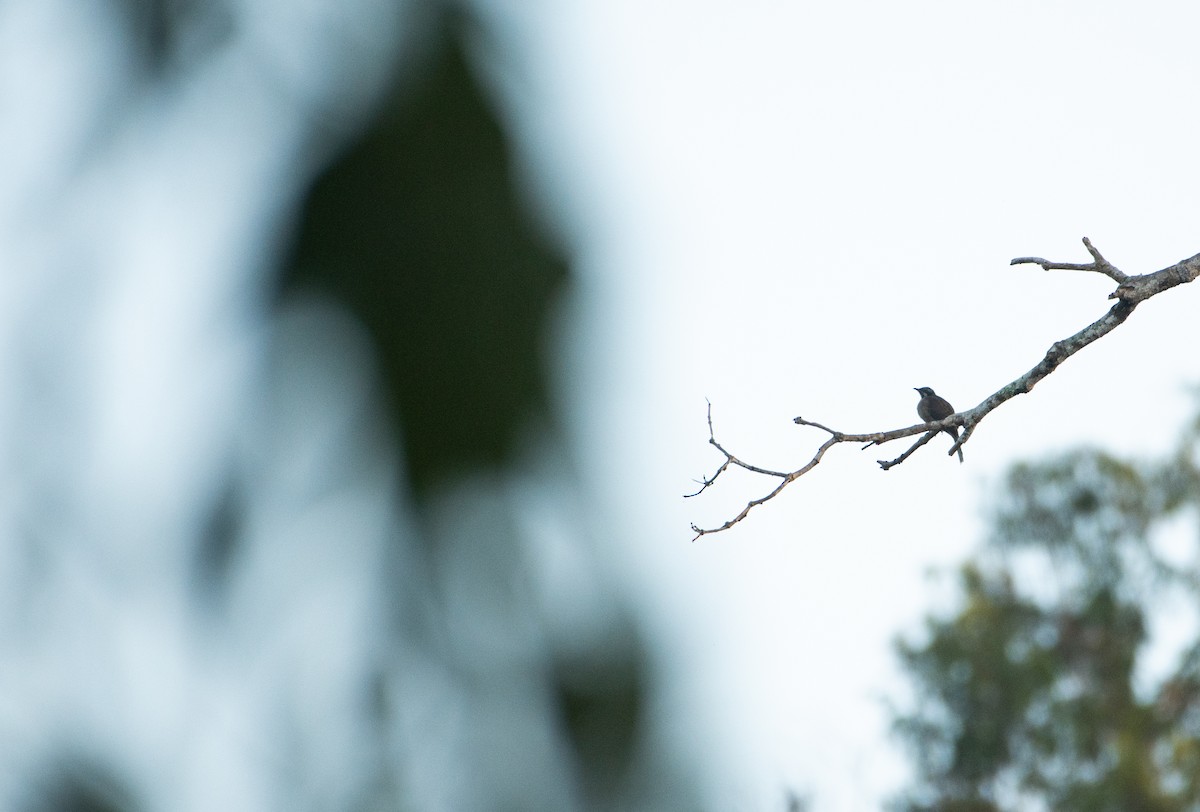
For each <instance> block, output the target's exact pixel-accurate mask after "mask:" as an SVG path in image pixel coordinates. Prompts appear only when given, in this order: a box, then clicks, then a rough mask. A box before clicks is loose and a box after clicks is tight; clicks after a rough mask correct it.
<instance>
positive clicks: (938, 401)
mask: <svg viewBox="0 0 1200 812" xmlns="http://www.w3.org/2000/svg"><path fill="white" fill-rule="evenodd" d="M914 389H916V391H917V393H918V394H920V395H921V400H920V401H918V403H917V415H918V416H920V418H921V419H922V420H924V421H925V422H926V423H933V422H934V421H937V420H944V419H945V418H947V417H949V416H950V415H952V414H954V407H953V406H951V405H950V403H949V401H947V400H946V399H945V398H943V397H940V396H939V395H938V393H937V392H934V391H933V390H932V389H930V388H929V387H928V386H922V387H919V388H917V387H914ZM942 431H944V432H946V433H947V434H949V435H950V436H951V437H953V438H954V439H955V440H958V426H947V427H946V428H944V429H942ZM958 461H959V462H962V461H963V453H962V449H961V448H959V449H958Z"/></svg>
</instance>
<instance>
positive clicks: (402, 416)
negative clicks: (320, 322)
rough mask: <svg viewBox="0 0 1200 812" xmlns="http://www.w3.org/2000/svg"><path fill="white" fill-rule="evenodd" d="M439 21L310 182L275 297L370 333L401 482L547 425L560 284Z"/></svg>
mask: <svg viewBox="0 0 1200 812" xmlns="http://www.w3.org/2000/svg"><path fill="white" fill-rule="evenodd" d="M468 26H469V23H468V22H467V18H466V17H465V16H463V15H461V14H452V13H449V12H442V17H441V22H440V24H437V25H435V26H434V28H433V32H434V33H433V37H432V39H433V41H432V42H431V43H429V44H428V48H427V59H426V62H425V64H424V65H423V66H422V67H421V68H420V71H419V74H420V75H419V76H418V77H413V76H405V77H403V78H404V81H397V82H395V83H394V87H395V89H394V91H393V93H392V95H391V97H390V98H389V99H388V100H387V101H386V102H385V103H384V105H383V108H382V110H381V111H380V112H379V114H378V115H377V116H376V119H375V121H374V122H373V123H372V125H371V126H370V127H369V129H368V130H367V132H366V133H365V134H364V135H363V136H362V137H361V138H360V139H359V140H358V141H357V143H355V144H353V145H352V146H351V147H350V148H349V149H347V150H346V151H345V152H343V153H342V154H341V155H340V157H338V158H337V160H336V161H335V162H334V163H333V165H332V166H330V167H329V168H328V169H327V170H326V171H325V172H324V173H323V174H322V175H321V176H320V177H319V178H318V179H317V181H316V183H315V184H314V186H313V188H312V190H311V192H310V193H309V196H308V199H307V201H306V202H305V205H304V209H303V212H302V214H301V218H300V223H299V227H298V233H297V236H296V238H295V240H294V242H293V245H292V252H291V256H290V258H289V259H288V260H287V261H286V262H285V263H284V266H283V267H284V276H283V278H282V280H281V284H280V290H281V292H282V294H283V295H285V296H286V295H288V294H290V293H292V292H294V291H296V290H297V289H306V288H307V289H315V290H319V291H322V292H324V293H326V294H328V295H330V296H332V297H333V298H335V299H337V300H338V301H339V302H341V303H342V304H343V305H345V306H346V307H347V308H348V309H349V310H350V311H351V312H353V313H354V315H355V316H356V317H357V318H358V319H359V320H360V321H361V322H362V324H363V325H364V326H365V327H366V329H367V331H368V333H369V334H370V336H371V338H372V340H373V342H374V344H375V347H376V350H377V352H378V356H379V361H380V364H381V372H382V376H383V380H384V384H385V387H386V390H387V392H386V395H387V398H388V400H389V402H390V403H391V405H392V407H393V412H392V414H393V418H394V420H393V423H394V426H395V427H396V429H397V432H396V433H397V436H398V437H400V438H401V439H402V444H403V453H404V455H405V458H406V462H407V465H406V469H407V472H408V476H409V482H410V484H411V485H412V487H413V489H414V491H415V492H416V495H417V496H418V498H421V497H423V496H425V495H427V493H428V491H429V488H430V486H432V485H434V484H436V483H437V482H438V481H439V479H442V478H444V477H446V476H451V475H454V474H460V473H462V472H464V471H469V470H471V469H473V468H475V467H477V466H480V465H486V466H493V467H497V466H503V465H505V464H508V463H511V462H512V461H513V459H514V456H515V451H516V444H517V442H518V438H520V437H522V435H523V432H526V431H528V430H529V428H530V426H531V424H536V423H539V422H540V423H541V424H542V425H543V426H544V425H545V421H546V420H547V418H548V417H549V416H550V411H549V409H548V407H547V398H546V392H547V384H546V372H547V366H546V363H545V361H546V354H545V350H546V349H547V348H546V346H545V336H544V330H545V328H546V326H547V316H548V313H549V310H550V308H551V306H552V305H553V303H554V302H555V301H556V299H557V297H558V295H559V294H560V293H561V291H562V289H563V287H564V283H565V282H566V280H567V276H568V272H567V262H566V259H565V258H564V257H563V255H562V253H561V251H560V250H559V249H558V247H557V246H555V245H554V244H553V243H551V242H550V241H549V240H548V239H547V238H546V237H545V236H544V235H543V234H542V233H541V232H540V231H539V230H538V229H537V228H535V227H534V226H535V224H534V223H533V221H532V219H531V217H530V214H529V211H528V208H527V207H525V206H523V205H522V201H521V200H520V199H519V195H518V186H517V184H516V183H515V181H514V170H513V166H512V161H511V156H510V152H511V150H510V147H509V144H508V142H507V141H506V139H505V135H504V133H503V131H502V130H501V128H500V125H499V123H498V122H497V120H496V117H495V115H494V113H493V112H492V109H491V106H490V101H489V100H488V99H487V98H486V97H485V96H484V94H483V92H482V90H481V88H480V86H479V83H478V81H477V80H476V78H475V76H474V75H473V74H472V72H471V69H470V68H469V66H468V64H467V60H466V57H465V55H464V54H463V51H462V46H461V37H462V36H463V35H464V33H465V30H466V29H467V27H468Z"/></svg>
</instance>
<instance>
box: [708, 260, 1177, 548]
mask: <svg viewBox="0 0 1200 812" xmlns="http://www.w3.org/2000/svg"><path fill="white" fill-rule="evenodd" d="M1083 244H1084V246H1085V247H1086V248H1087V250H1088V253H1089V254H1091V255H1092V261H1091V262H1089V263H1085V264H1078V263H1069V262H1051V261H1050V260H1046V259H1042V258H1040V257H1017V258H1016V259H1014V260H1013V261H1012V262H1011V263H1010V264H1012V265H1025V264H1028V265H1040V266H1041V267H1042V269H1043V270H1047V271H1052V270H1065V271H1090V272H1094V273H1101V274H1104V275H1105V276H1107V277H1109V278H1110V279H1112V280H1113V281H1114V282H1116V283H1117V288H1116V290H1114V291H1113V292H1112V293H1111V294H1109V296H1108V298H1110V299H1116V300H1117V302H1116V303H1115V304H1114V305H1113V306H1112V307H1111V308H1109V310H1108V312H1107V313H1105V314H1104V315H1103V316H1101V317H1100V318H1099V319H1097V320H1096V321H1094V322H1092V323H1091V324H1089V325H1088V326H1087V327H1085V328H1083V329H1082V330H1080V331H1079V332H1078V333H1076V334H1075V335H1073V336H1070V337H1068V338H1064V339H1062V340H1061V341H1056V342H1055V343H1054V344H1052V345H1051V346H1050V349H1049V350H1047V351H1046V355H1045V356H1044V357H1043V358H1042V360H1041V361H1039V362H1038V363H1037V364H1036V365H1035V366H1034V367H1033V368H1032V369H1030V370H1029V371H1028V372H1026V373H1025V374H1024V375H1022V376H1021V377H1019V378H1017V379H1016V380H1015V381H1013V382H1011V383H1009V384H1006V385H1005V386H1003V387H1001V388H1000V389H998V390H996V391H995V392H993V393H992V394H991V395H988V396H987V397H986V398H984V400H983V401H982V402H980V403H979V405H977V406H975V407H974V408H972V409H967V410H966V411H962V412H956V413H955V414H952V415H950V416H949V417H947V418H945V419H944V420H939V421H937V422H934V423H920V424H917V425H915V426H909V427H907V428H903V429H893V430H891V431H881V432H873V433H869V434H847V433H844V432H840V431H835V430H834V429H831V428H829V427H827V426H823V425H821V424H820V423H815V422H813V421H811V420H805V419H804V418H801V417H797V418H795V420H794V421H793V422H795V423H796V424H797V425H800V426H812V427H813V428H816V429H820V430H821V431H824V432H825V433H826V434H828V435H829V439H827V440H826V441H825V442H824V443H822V444H821V445H820V446H819V447H818V448H817V451H816V453H815V454H814V455H813V457H812V459H810V460H809V461H808V462H807V463H805V464H804V465H803V466H801V467H800V468H797V469H796V470H794V471H772V470H769V469H766V468H760V467H759V466H756V465H751V464H750V463H747V462H745V461H743V460H741V459H738V458H737V457H736V456H734V455H733V454H731V453H730V452H729V451H728V450H726V449H725V447H724V446H722V445H721V444H720V443H719V442H718V441H717V438H716V433H715V431H714V430H713V421H712V404H711V403H709V404H708V442H709V444H710V445H712V446H713V447H714V448H716V449H717V450H718V451H720V452H721V454H722V455H724V457H725V462H723V463H722V464H721V466H720V467H719V468H718V469H717V470H716V472H715V473H714V474H713V475H712V476H711V477H706V478H704V479H702V480H700V489H699V490H698V491H696V492H695V493H690V494H687V496H688V497H693V496H699V495H700V494H702V493H704V491H706V490H707V489H708V488H710V487H711V486H712V485H713V484H714V483H715V482H716V481H717V478H718V477H719V476H721V474H723V473H725V472H726V471H727V470H729V469H730V468H731V467H737V468H742V469H744V470H746V471H749V472H751V473H754V474H759V475H762V476H767V477H773V478H776V479H778V480H779V482H778V483H777V484H776V485H775V487H774V488H772V489H771V490H770V491H769V492H767V493H766V494H764V495H763V496H761V497H759V498H757V499H753V500H751V501H750V502H749V503H748V504H747V505H746V506H745V507H744V508H742V511H741V512H740V513H738V514H737V515H736V516H734V517H733V518H732V519H730V520H728V521H727V522H725V523H724V524H722V525H720V526H719V527H711V528H701V527H699V526H698V525H695V524H693V525H692V530H693V532H695V534H696V535H695V538H693V541H694V540H695V539H698V538H700V537H701V536H705V535H708V534H709V533H719V532H721V531H722V530H728V529H729V528H731V527H733V526H734V525H735V524H737V523H738V522H740V521H742V519H744V518H746V516H747V515H748V514H749V513H750V511H751V510H753V509H754V508H756V507H757V506H759V505H761V504H763V503H764V502H767V501H769V500H771V499H774V498H775V497H776V496H778V495H779V494H780V492H782V491H783V489H784V488H786V487H787V486H788V485H790V484H791V483H793V482H795V481H796V480H797V479H799V478H800V477H802V476H804V475H805V474H807V473H808V472H809V471H811V470H812V469H813V468H816V467H817V465H818V464H820V462H821V459H822V458H823V457H824V456H825V452H826V451H828V450H829V449H831V448H833V446H835V445H838V444H839V443H864V444H865V445H863V449H867V448H870V447H871V446H874V445H882V444H883V443H886V442H890V441H892V440H898V439H900V438H902V437H911V436H913V435H915V434H921V435H923V436H922V437H920V438H919V439H918V440H917V441H916V442H915V443H914V444H913V445H912V446H911V447H910V448H909V449H908V450H907V451H905V452H904V453H903V454H901V455H900V456H898V457H896V458H895V459H892V460H877V462H878V464H879V467H880V468H881V469H883V470H884V471H886V470H888V469H889V468H892V467H894V466H896V465H899V464H900V463H902V462H904V461H905V460H906V459H908V458H909V457H910V456H912V454H913V453H915V452H916V450H917V449H918V448H920V447H921V446H923V445H925V444H926V443H928V442H929V441H930V440H931V439H932V438H933V437H934V436H935V435H936V434H937V433H938V432H939V431H941V430H942V429H944V428H948V427H950V426H962V428H963V432H962V434H961V436H960V437H959V438H958V440H957V442H955V443H954V445H953V446H951V448H950V451H949V452H948V453H949V454H951V455H952V454H955V453H956V452H957V451H958V449H959V448H961V447H962V446H963V444H965V443H966V442H967V440H969V439H970V438H971V435H972V434H974V432H975V428H976V427H977V426H978V425H979V423H980V422H981V421H982V420H983V418H985V417H986V416H987V415H988V414H990V413H991V412H992V411H993V410H995V409H996V408H997V407H998V406H1000V404H1002V403H1004V402H1005V401H1007V400H1009V399H1011V398H1014V397H1016V396H1017V395H1023V394H1025V393H1027V392H1029V391H1031V390H1032V389H1033V387H1034V386H1036V385H1037V384H1038V382H1039V381H1041V380H1042V379H1043V378H1045V377H1047V376H1048V375H1049V374H1050V373H1052V372H1053V371H1054V370H1055V369H1057V368H1058V366H1059V364H1061V363H1062V362H1063V361H1065V360H1067V359H1068V358H1070V357H1071V356H1072V355H1074V354H1075V353H1077V352H1079V351H1080V350H1081V349H1083V348H1084V347H1086V346H1087V345H1088V344H1091V343H1092V342H1093V341H1096V340H1098V339H1100V338H1102V337H1104V336H1106V335H1108V334H1109V333H1110V332H1112V331H1113V330H1115V329H1116V328H1117V326H1118V325H1120V324H1122V323H1123V322H1124V321H1125V319H1127V318H1129V315H1130V314H1131V313H1132V312H1133V309H1134V308H1135V307H1137V306H1138V304H1140V303H1141V302H1143V301H1145V300H1146V299H1149V298H1150V297H1151V296H1155V295H1157V294H1159V293H1162V292H1163V291H1165V290H1169V289H1170V288H1173V287H1175V286H1176V285H1182V284H1185V283H1187V282H1191V281H1192V280H1194V279H1196V278H1197V277H1198V276H1200V254H1196V255H1195V256H1193V257H1189V258H1188V259H1185V260H1182V261H1180V262H1177V263H1176V264H1174V265H1172V266H1170V267H1168V268H1163V269H1162V270H1160V271H1155V272H1154V273H1148V274H1141V275H1138V276H1130V275H1128V274H1126V273H1123V272H1122V271H1120V270H1118V269H1117V267H1116V266H1115V265H1113V264H1112V263H1110V262H1109V261H1108V260H1106V259H1105V258H1104V257H1103V256H1102V255H1101V254H1100V252H1099V251H1098V250H1096V248H1095V246H1093V245H1092V243H1091V241H1090V240H1089V239H1088V238H1087V237H1084V238H1083Z"/></svg>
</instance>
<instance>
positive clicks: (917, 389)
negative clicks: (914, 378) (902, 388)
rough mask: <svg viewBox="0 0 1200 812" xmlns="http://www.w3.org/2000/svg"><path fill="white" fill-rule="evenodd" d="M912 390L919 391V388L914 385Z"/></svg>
mask: <svg viewBox="0 0 1200 812" xmlns="http://www.w3.org/2000/svg"><path fill="white" fill-rule="evenodd" d="M913 391H914V392H920V391H921V390H920V389H919V388H917V387H915V386H914V387H913Z"/></svg>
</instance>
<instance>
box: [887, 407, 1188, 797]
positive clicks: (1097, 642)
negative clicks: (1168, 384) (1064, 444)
mask: <svg viewBox="0 0 1200 812" xmlns="http://www.w3.org/2000/svg"><path fill="white" fill-rule="evenodd" d="M1198 449H1200V418H1197V420H1196V421H1195V422H1194V423H1193V424H1192V425H1191V426H1190V427H1189V428H1188V429H1187V431H1186V432H1185V433H1184V434H1183V436H1182V439H1181V441H1180V443H1179V445H1178V447H1177V449H1176V450H1175V451H1174V452H1173V453H1172V454H1170V455H1168V456H1167V457H1166V458H1165V459H1158V460H1126V459H1120V458H1118V457H1115V456H1113V455H1110V454H1106V453H1104V452H1102V451H1097V450H1080V451H1075V452H1072V453H1068V454H1065V455H1063V456H1061V457H1059V458H1056V459H1050V460H1047V461H1044V462H1039V463H1023V464H1018V465H1016V466H1014V467H1013V468H1012V469H1011V470H1010V471H1009V473H1008V475H1007V478H1006V481H1005V482H1004V485H1003V489H1002V491H1001V493H1000V495H999V497H998V500H997V503H996V506H995V509H994V513H993V515H992V517H991V524H992V528H993V531H992V535H991V537H990V539H989V540H988V542H987V544H986V545H985V547H984V549H983V550H982V552H981V553H980V554H979V555H978V557H977V558H976V559H975V560H972V561H970V562H969V563H967V564H966V565H964V566H963V567H962V569H961V572H960V574H959V581H960V589H961V594H960V599H959V600H960V602H959V605H958V608H957V610H955V611H954V612H952V613H951V614H950V615H949V616H945V617H931V618H929V619H927V621H926V634H925V635H924V639H923V640H921V641H919V642H915V641H901V642H900V643H899V644H898V649H899V653H900V657H901V660H902V663H903V665H904V667H905V669H906V670H907V671H908V673H909V674H910V676H911V678H912V680H913V683H914V686H915V689H916V692H915V693H916V700H915V705H914V706H913V707H912V708H911V709H910V710H909V711H908V712H904V713H901V714H900V715H899V716H898V719H897V723H896V724H897V730H898V732H899V734H900V735H901V737H902V738H903V739H905V740H906V742H907V743H908V744H909V745H911V748H912V750H913V753H914V755H915V760H916V764H917V768H918V773H919V783H918V786H916V787H914V788H913V789H912V790H911V791H910V792H909V793H908V794H907V795H906V796H905V797H904V798H903V799H901V800H899V801H898V802H897V804H896V807H897V808H898V809H903V810H910V811H911V812H917V810H943V811H945V812H949V811H950V810H955V811H959V810H961V811H962V812H967V811H968V810H970V811H972V812H975V811H978V812H984V811H985V810H1005V809H1053V810H1062V811H1066V810H1079V812H1103V810H1112V812H1117V810H1135V809H1136V810H1141V811H1142V812H1149V811H1151V810H1153V811H1155V812H1176V810H1180V811H1181V810H1194V809H1197V808H1200V624H1198V623H1197V607H1200V566H1198V560H1200V559H1198V557H1197V555H1196V545H1195V541H1196V539H1195V525H1194V524H1192V525H1191V528H1190V530H1188V531H1187V532H1190V533H1191V534H1192V538H1191V539H1190V543H1189V544H1187V545H1186V547H1187V553H1186V554H1180V552H1179V549H1178V548H1179V547H1180V545H1179V543H1178V536H1179V534H1180V533H1182V532H1184V530H1183V525H1182V523H1181V522H1179V521H1177V520H1178V519H1179V517H1180V516H1181V515H1185V514H1187V513H1188V512H1189V511H1190V512H1191V516H1192V518H1193V519H1194V518H1195V509H1196V508H1197V506H1198V505H1200V469H1198V467H1197V454H1196V452H1197V450H1198ZM1181 607H1183V609H1182V610H1181ZM1156 621H1160V622H1162V623H1163V624H1164V625H1163V626H1162V627H1160V626H1157V625H1156V623H1155V622H1156ZM1152 628H1168V629H1172V630H1175V631H1180V630H1182V631H1184V632H1185V633H1186V634H1187V635H1189V636H1190V637H1189V639H1190V642H1189V643H1188V644H1187V645H1185V646H1184V647H1183V650H1182V651H1181V652H1180V653H1179V654H1178V656H1177V660H1176V661H1175V663H1174V665H1173V667H1171V668H1170V669H1169V673H1166V674H1165V675H1162V674H1158V673H1151V672H1152V669H1151V668H1150V665H1149V663H1148V653H1149V652H1150V650H1151V641H1152V635H1151V629H1152Z"/></svg>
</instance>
